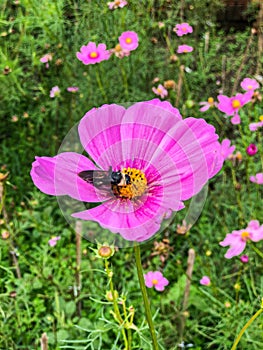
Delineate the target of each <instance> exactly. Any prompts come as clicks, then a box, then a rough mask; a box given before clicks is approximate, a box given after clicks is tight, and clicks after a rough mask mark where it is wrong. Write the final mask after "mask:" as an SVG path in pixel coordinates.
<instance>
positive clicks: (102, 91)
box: [95, 67, 108, 102]
mask: <svg viewBox="0 0 263 350" xmlns="http://www.w3.org/2000/svg"><path fill="white" fill-rule="evenodd" d="M95 71H96V79H97V83H98V86H99V88H100V92H101V94H102V96H103V98H104V100H105V102H108V98H107V95H106V93H105V90H104V87H103V85H102V82H101V79H100V73H99V71H98V67H96V69H95Z"/></svg>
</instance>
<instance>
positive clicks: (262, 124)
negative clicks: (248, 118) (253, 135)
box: [249, 121, 263, 131]
mask: <svg viewBox="0 0 263 350" xmlns="http://www.w3.org/2000/svg"><path fill="white" fill-rule="evenodd" d="M262 127H263V121H260V122H258V123H251V124H249V130H250V131H257V129H258V128H262Z"/></svg>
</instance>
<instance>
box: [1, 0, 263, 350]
mask: <svg viewBox="0 0 263 350" xmlns="http://www.w3.org/2000/svg"><path fill="white" fill-rule="evenodd" d="M0 11H1V16H0V25H1V30H0V35H1V37H0V38H1V44H0V71H1V73H0V90H1V95H0V104H1V109H0V120H1V123H0V141H1V160H0V166H1V172H3V173H5V172H7V171H8V172H9V173H10V174H9V177H8V181H7V182H6V185H5V194H6V195H5V198H4V200H3V199H2V203H1V204H4V208H5V211H6V217H5V215H4V216H3V220H2V221H1V226H0V230H1V232H2V233H3V232H6V231H8V232H9V234H10V237H9V238H8V239H6V240H5V239H1V240H0V276H1V278H0V349H1V350H7V349H19V350H20V349H21V350H22V349H30V350H31V349H39V347H40V345H39V344H40V337H41V335H42V333H43V332H47V335H48V338H49V347H50V349H59V348H65V349H96V350H97V349H110V348H111V349H122V345H121V341H120V340H119V334H120V329H119V328H118V327H117V326H116V324H115V323H114V322H113V318H112V315H111V314H110V309H111V304H110V303H107V301H106V299H105V291H106V289H107V279H106V277H105V275H104V271H103V264H102V262H101V261H100V260H98V259H96V258H95V257H94V255H93V253H92V251H91V250H90V249H89V248H90V247H93V245H92V244H91V243H89V242H88V241H86V240H83V241H82V252H83V256H82V264H81V276H82V288H81V293H80V295H79V296H78V295H77V293H76V280H75V274H76V257H75V256H76V248H75V233H74V232H73V230H72V229H71V228H70V227H69V226H68V225H67V223H66V222H65V221H64V218H63V217H62V214H61V212H60V211H59V208H58V205H57V202H56V199H55V198H50V197H49V196H46V195H44V194H42V193H40V192H39V191H38V190H37V189H36V188H34V186H33V183H32V181H31V178H30V175H29V172H30V169H31V164H32V162H33V161H34V157H35V155H39V156H44V155H45V156H53V155H55V154H56V153H57V151H58V148H59V145H60V144H61V142H62V140H63V138H64V136H65V135H66V134H67V132H68V131H69V130H70V128H71V127H73V126H74V125H75V123H77V122H78V121H79V120H80V118H81V117H82V116H83V115H84V114H85V113H86V112H87V111H88V110H89V109H91V108H92V107H94V106H95V107H98V106H100V105H102V104H104V103H129V102H136V101H143V100H149V99H152V98H154V94H153V92H152V87H153V86H154V85H153V83H152V81H153V79H154V78H156V77H158V78H159V79H160V82H163V81H164V80H168V79H173V80H175V81H176V82H178V79H179V77H180V72H181V70H180V67H181V66H182V65H183V66H184V68H185V69H184V70H183V72H184V75H183V87H182V90H181V96H180V99H179V101H178V103H177V105H176V107H177V108H179V109H180V111H181V113H182V114H183V116H184V117H187V116H189V115H191V116H194V117H197V118H198V117H202V118H205V119H206V120H207V121H208V122H210V123H212V124H213V125H214V126H215V127H216V129H217V132H218V134H219V136H220V139H221V140H222V139H223V138H226V137H228V138H231V139H232V140H233V142H234V144H236V147H237V150H239V151H240V152H241V153H242V154H243V162H242V163H241V164H240V165H239V166H236V167H234V166H233V165H232V164H231V163H230V162H228V163H226V164H225V166H224V169H223V170H222V171H221V172H220V174H219V175H217V177H216V178H215V179H213V180H212V181H211V182H210V191H209V197H208V200H207V202H206V205H205V208H204V210H203V213H202V216H201V217H200V219H199V221H198V223H197V224H196V225H195V226H194V227H193V228H192V229H191V232H190V234H187V235H177V234H176V227H177V224H180V223H181V220H182V219H183V217H184V213H179V214H178V215H177V217H176V221H175V223H174V224H173V225H172V226H171V227H170V229H169V230H168V231H166V233H165V237H168V238H169V239H170V245H171V247H173V251H172V252H171V253H170V255H169V259H168V260H167V261H166V262H165V264H164V265H163V266H162V267H161V262H160V260H159V257H158V256H156V257H154V258H152V257H150V254H151V251H152V249H153V242H152V241H150V242H148V243H147V244H145V245H144V246H143V258H144V260H143V261H144V268H145V271H147V270H152V271H154V270H160V269H162V271H163V273H164V275H165V276H166V277H167V278H168V279H169V281H170V286H169V287H168V288H167V289H166V291H165V292H164V293H162V294H158V293H157V292H155V291H153V290H150V291H149V295H150V299H151V307H152V310H153V311H154V310H155V311H156V315H155V323H156V326H157V330H158V334H159V340H160V347H161V348H162V349H169V350H172V349H176V348H177V346H176V344H178V343H179V341H180V340H182V339H183V340H184V341H185V344H187V343H193V344H194V347H193V349H196V350H198V349H199V350H200V349H217V350H223V349H224V350H225V349H230V347H231V345H232V344H233V341H234V338H235V337H236V335H237V334H238V332H239V331H240V329H241V328H242V327H243V325H244V324H245V323H246V322H247V320H248V319H249V318H250V317H251V316H252V315H253V313H255V312H256V310H257V309H258V308H259V305H260V300H261V297H262V287H263V286H262V284H263V279H262V276H261V271H262V258H260V257H259V256H258V255H257V254H256V252H254V251H253V247H249V249H250V250H249V252H250V253H249V257H250V262H249V264H247V265H242V263H241V262H240V261H239V259H238V258H236V259H232V260H231V261H228V260H226V259H225V258H224V251H225V250H224V248H221V247H219V245H218V243H219V242H220V241H221V240H222V239H223V238H224V237H225V234H226V233H228V232H231V231H232V230H233V229H241V228H243V227H245V226H246V224H247V223H248V221H249V220H251V219H258V220H261V219H262V188H259V186H256V185H253V184H250V183H249V180H248V178H249V175H251V174H255V173H256V172H260V171H262V168H261V163H260V161H261V158H260V155H261V157H262V139H260V137H261V135H260V134H251V132H250V131H249V129H248V124H249V122H254V121H257V120H258V117H259V116H260V115H262V114H263V107H262V103H260V102H257V103H255V104H253V105H252V104H251V105H249V106H248V107H247V109H245V110H244V111H242V115H241V117H242V126H241V128H240V129H237V128H234V127H233V126H232V125H231V124H230V122H229V120H226V119H224V118H223V117H222V113H220V112H219V111H215V110H212V112H210V111H209V112H207V113H206V114H202V113H201V112H200V111H199V107H200V106H199V104H198V103H199V102H200V101H205V100H207V98H208V97H209V96H213V97H214V98H216V96H217V95H218V94H219V90H220V89H221V90H223V92H224V94H226V95H228V96H230V95H231V94H232V93H234V92H236V91H233V86H234V84H235V83H239V82H240V81H241V80H242V79H243V78H245V77H247V76H249V77H252V76H253V75H255V74H256V73H258V69H259V67H262V57H261V58H259V57H258V51H257V36H256V35H254V36H253V35H251V24H252V23H253V21H254V20H255V16H256V13H257V12H256V11H257V7H256V6H255V5H253V6H252V5H251V7H250V8H249V11H250V12H249V14H250V17H249V18H250V20H251V23H249V24H248V25H247V26H246V27H245V28H244V29H243V30H242V31H235V30H232V29H230V30H229V29H228V31H226V29H225V28H224V27H220V19H219V18H218V17H220V14H222V13H223V12H222V11H223V5H222V1H219V0H213V1H209V2H205V1H202V0H196V1H189V0H185V1H178V2H177V1H164V0H160V1H153V0H151V1H145V0H142V1H129V4H128V6H127V7H124V8H123V9H117V10H115V11H110V10H109V9H108V7H107V1H98V0H92V1H88V0H87V1H84V0H80V1H74V0H67V1H66V0H58V1H47V0H38V1H36V0H21V1H7V0H6V1H5V0H3V1H2V3H1V7H0ZM183 21H187V22H189V23H190V24H191V25H192V26H193V27H194V33H193V34H192V35H189V36H187V37H183V38H178V37H177V36H176V34H175V33H174V32H173V31H172V28H173V27H174V26H175V24H177V23H180V22H183ZM159 22H163V23H164V27H163V28H160V27H159ZM127 30H132V31H136V32H137V33H138V36H139V39H140V41H139V47H138V49H137V50H136V51H134V52H132V53H131V55H130V56H129V57H126V58H124V59H122V60H120V59H118V58H117V57H111V59H110V60H109V61H105V62H102V63H100V64H99V65H94V66H84V65H83V64H82V63H81V62H80V61H79V60H77V58H76V52H77V51H79V49H80V47H81V46H82V45H86V44H87V43H88V42H90V41H94V42H96V43H102V42H104V43H106V45H107V48H112V47H114V46H115V45H116V44H117V42H118V37H119V36H120V35H121V33H122V32H123V31H127ZM182 43H187V44H188V45H192V46H193V47H194V51H193V53H192V54H188V55H183V56H180V57H178V60H177V61H176V62H173V61H171V59H170V56H171V55H172V54H175V53H176V48H177V46H178V45H179V44H182ZM248 43H249V44H248ZM46 53H52V55H53V59H52V61H51V62H50V63H49V65H50V67H49V68H48V69H47V68H46V67H45V64H43V63H41V62H40V58H41V57H42V56H44V55H45V54H46ZM178 56H179V55H178ZM240 67H241V68H242V69H241V70H240ZM98 77H100V79H101V82H102V85H103V90H102V89H101V88H100V87H99V86H98ZM55 85H58V86H59V88H60V89H61V95H60V97H59V98H56V99H51V98H50V97H49V91H50V90H51V88H52V87H53V86H55ZM69 86H78V87H79V93H77V94H70V93H69V92H67V91H66V88H67V87H69ZM236 86H239V85H236ZM238 91H240V89H239V90H238ZM261 91H262V89H261ZM176 97H177V96H176V94H175V93H174V92H171V93H170V94H169V100H170V102H171V103H173V104H175V103H176ZM14 116H16V117H17V121H14V120H15V119H14ZM241 136H242V137H241ZM251 142H254V143H258V144H259V148H260V147H261V148H260V152H261V153H260V152H259V154H258V155H257V156H256V157H255V158H253V159H251V158H249V157H248V156H247V155H246V153H245V148H246V146H247V145H248V144H249V143H251ZM237 184H238V185H240V186H237ZM1 207H2V206H1ZM1 209H2V208H1ZM2 214H3V212H2ZM91 229H92V230H94V233H95V234H96V230H98V228H97V226H94V227H93V226H92V227H91ZM58 235H59V236H61V240H60V241H59V242H58V244H57V246H56V247H54V248H51V247H49V245H48V240H49V239H50V238H51V236H58ZM162 238H163V237H162V236H157V237H156V240H158V241H160V240H161V239H162ZM191 247H192V248H194V249H195V251H196V261H195V266H194V275H193V278H192V286H191V293H190V300H189V305H188V309H187V312H188V314H187V318H186V326H185V330H184V334H183V335H182V334H180V329H181V325H182V319H183V315H182V300H183V294H184V286H185V281H186V276H185V271H186V267H187V252H188V249H189V248H191ZM257 247H258V249H260V243H259V244H258V245H257ZM261 248H262V244H261ZM208 251H210V252H211V255H209V254H208V253H207V252H208ZM14 256H15V259H16V260H17V261H18V264H19V269H20V273H21V276H19V274H18V271H17V269H16V268H15V266H14ZM112 264H113V269H114V273H115V275H116V279H115V283H116V289H117V290H118V291H119V293H120V294H121V293H123V294H124V295H125V296H126V297H127V301H128V302H129V304H132V305H133V306H134V307H135V310H136V313H135V315H136V316H135V321H136V325H137V326H138V327H139V330H140V331H138V332H135V334H134V340H133V349H151V345H150V340H149V333H148V330H147V327H146V325H145V320H144V311H143V309H142V302H141V296H140V291H139V289H138V281H137V277H136V269H135V266H134V264H135V262H134V256H133V250H132V249H123V250H119V251H118V252H116V254H115V256H114V258H113V259H112ZM98 270H99V271H98ZM203 275H209V276H210V278H211V280H212V286H211V287H210V288H204V287H200V285H199V280H200V278H201V277H202V276H203ZM117 276H118V277H117ZM237 283H238V285H239V286H240V289H238V288H234V286H235V285H236V284H237ZM94 300H96V302H94ZM80 301H81V303H82V310H81V312H78V310H77V305H78V303H79V302H80ZM226 302H229V303H230V306H229V307H226V305H225V303H226ZM262 334H263V333H262V320H260V319H258V320H257V321H255V322H254V323H253V326H252V327H251V328H249V330H248V331H247V332H246V333H245V335H244V337H243V338H242V341H241V343H240V349H244V350H245V349H260V348H263V336H262ZM180 336H181V339H180Z"/></svg>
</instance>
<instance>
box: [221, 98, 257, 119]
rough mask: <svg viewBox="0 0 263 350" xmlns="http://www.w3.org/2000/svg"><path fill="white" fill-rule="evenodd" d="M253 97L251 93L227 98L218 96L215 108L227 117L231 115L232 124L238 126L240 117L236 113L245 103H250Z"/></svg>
mask: <svg viewBox="0 0 263 350" xmlns="http://www.w3.org/2000/svg"><path fill="white" fill-rule="evenodd" d="M252 96H253V91H248V92H246V93H244V94H237V95H236V96H233V97H227V96H225V95H219V96H217V98H218V101H219V103H218V105H217V108H218V109H219V110H220V111H221V112H224V113H225V114H227V115H233V117H232V118H231V123H232V124H234V125H235V124H240V117H239V115H238V111H239V109H240V108H241V107H243V106H244V105H245V104H246V103H248V102H249V101H251V98H252Z"/></svg>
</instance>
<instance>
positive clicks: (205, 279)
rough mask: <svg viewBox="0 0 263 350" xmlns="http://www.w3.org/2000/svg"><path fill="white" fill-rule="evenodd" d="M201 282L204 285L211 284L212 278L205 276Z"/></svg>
mask: <svg viewBox="0 0 263 350" xmlns="http://www.w3.org/2000/svg"><path fill="white" fill-rule="evenodd" d="M199 282H200V284H202V286H210V284H211V280H210V278H209V277H208V276H203V277H202V278H201V279H200V281H199Z"/></svg>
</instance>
